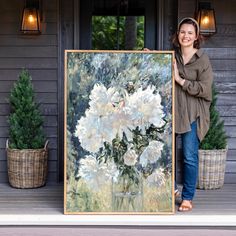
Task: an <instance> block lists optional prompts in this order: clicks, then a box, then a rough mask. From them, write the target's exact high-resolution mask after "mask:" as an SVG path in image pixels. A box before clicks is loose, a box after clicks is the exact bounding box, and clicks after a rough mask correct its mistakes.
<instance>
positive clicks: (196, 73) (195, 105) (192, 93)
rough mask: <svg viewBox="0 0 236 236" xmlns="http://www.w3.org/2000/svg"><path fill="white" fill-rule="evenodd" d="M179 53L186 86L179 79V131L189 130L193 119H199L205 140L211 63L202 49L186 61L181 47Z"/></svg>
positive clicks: (176, 125) (181, 74) (210, 83)
mask: <svg viewBox="0 0 236 236" xmlns="http://www.w3.org/2000/svg"><path fill="white" fill-rule="evenodd" d="M175 57H176V62H177V66H178V70H179V74H180V77H181V78H183V79H185V82H184V85H183V87H182V86H180V85H179V84H178V83H175V132H176V133H178V134H182V133H186V132H188V131H190V130H191V127H190V125H191V123H192V122H193V121H197V135H198V138H199V140H200V141H202V139H203V138H204V136H205V135H206V133H207V131H208V129H209V125H210V112H209V108H210V104H211V100H212V82H213V73H212V68H211V63H210V61H209V58H208V56H207V55H206V54H205V53H204V52H203V51H202V50H201V49H199V50H198V51H197V52H196V53H195V54H194V55H193V57H192V58H191V59H190V61H189V62H188V63H187V64H185V65H184V62H183V58H182V55H181V53H180V51H177V52H176V55H175Z"/></svg>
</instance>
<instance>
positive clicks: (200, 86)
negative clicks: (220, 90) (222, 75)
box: [182, 57, 213, 101]
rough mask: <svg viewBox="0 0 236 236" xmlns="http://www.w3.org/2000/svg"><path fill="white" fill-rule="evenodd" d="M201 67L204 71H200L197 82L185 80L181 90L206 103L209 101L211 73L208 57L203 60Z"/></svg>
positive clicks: (210, 98) (210, 97)
mask: <svg viewBox="0 0 236 236" xmlns="http://www.w3.org/2000/svg"><path fill="white" fill-rule="evenodd" d="M203 66H204V69H203V70H202V71H201V73H199V75H198V79H197V80H195V81H190V80H188V79H187V78H185V82H184V84H183V87H182V89H183V90H184V91H186V92H187V93H188V94H189V95H191V96H195V97H200V98H204V99H205V100H207V101H211V100H212V83H213V72H212V68H211V64H210V61H209V59H208V57H207V58H205V60H204V65H203Z"/></svg>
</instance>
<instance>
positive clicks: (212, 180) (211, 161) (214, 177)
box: [197, 149, 227, 189]
mask: <svg viewBox="0 0 236 236" xmlns="http://www.w3.org/2000/svg"><path fill="white" fill-rule="evenodd" d="M198 154H199V155H198V156H199V171H198V184H197V188H199V189H218V188H221V187H222V186H223V184H224V177H225V163H226V156H227V149H222V150H199V152H198Z"/></svg>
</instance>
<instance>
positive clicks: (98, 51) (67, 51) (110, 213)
mask: <svg viewBox="0 0 236 236" xmlns="http://www.w3.org/2000/svg"><path fill="white" fill-rule="evenodd" d="M71 52H72V53H118V54H119V53H139V54H153V53H158V54H171V57H172V68H171V70H172V73H171V74H172V76H171V77H172V78H171V80H172V91H171V92H172V138H171V140H172V170H171V171H172V176H171V181H172V186H171V196H172V199H171V211H168V212H110V211H109V212H77V211H76V212H69V211H67V209H66V203H67V194H66V191H67V178H66V167H67V109H68V107H67V96H68V94H67V84H68V73H67V69H68V68H67V63H68V53H71ZM173 63H174V52H173V51H114V50H111V51H110V50H105V51H104V50H102V51H100V50H65V66H64V69H65V70H64V71H65V80H64V82H65V83H64V214H81V215H83V214H84V215H90V214H93V215H94V214H95V215H96V214H97V215H104V214H109V215H115V214H116V215H117V214H118V215H134V214H136V215H137V214H138V215H139V214H143V215H163V214H173V213H174V212H175V202H174V201H175V197H174V181H175V180H174V176H175V174H174V173H175V168H174V167H175V158H174V156H175V134H174V132H173V131H174V130H175V128H174V124H175V120H174V97H175V94H174V91H175V90H174V85H175V82H174V76H173Z"/></svg>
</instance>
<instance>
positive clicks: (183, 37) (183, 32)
mask: <svg viewBox="0 0 236 236" xmlns="http://www.w3.org/2000/svg"><path fill="white" fill-rule="evenodd" d="M196 39H197V34H196V31H195V27H194V26H193V25H191V24H182V25H181V27H180V29H179V33H178V40H179V44H180V46H181V47H193V43H194V41H195V40H196Z"/></svg>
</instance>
